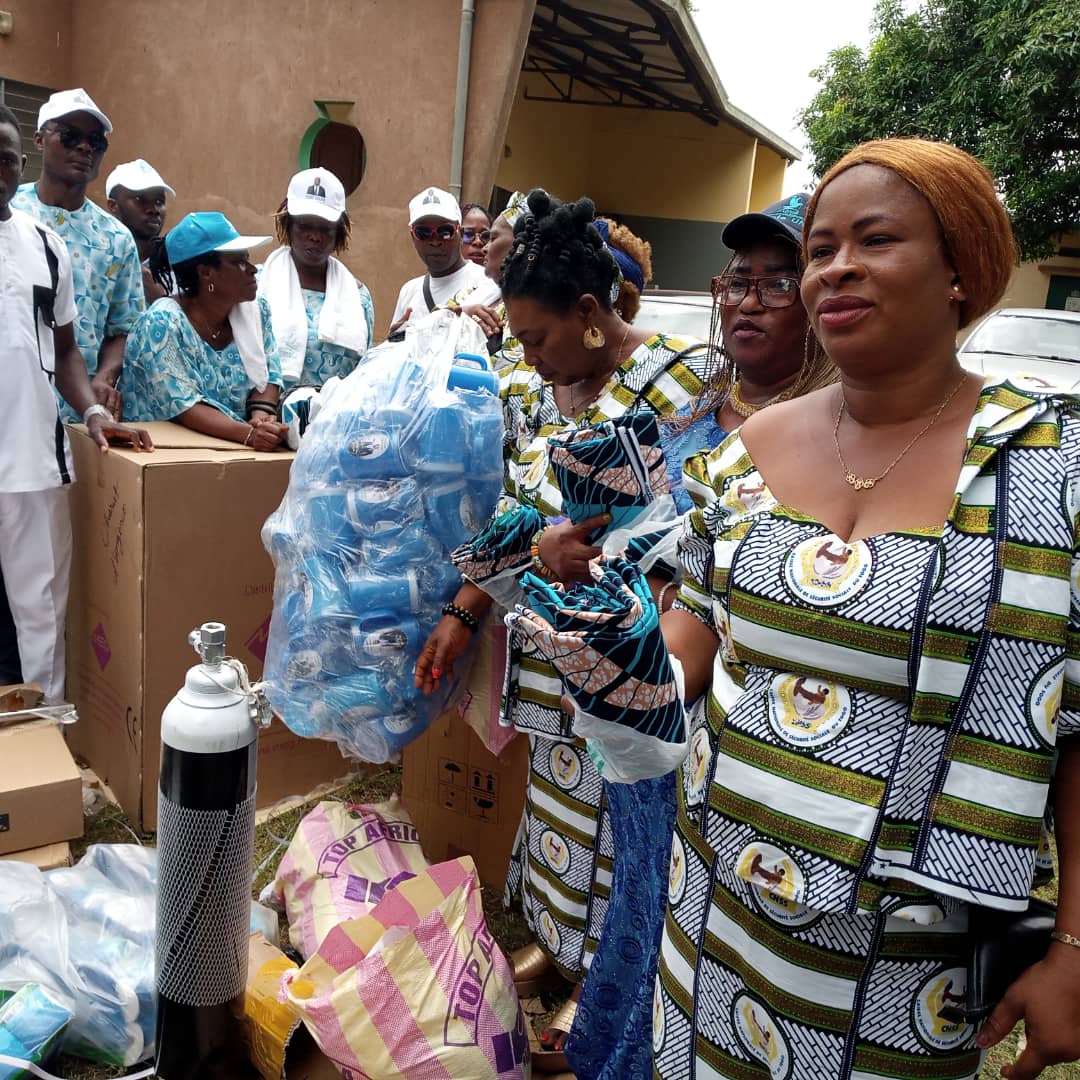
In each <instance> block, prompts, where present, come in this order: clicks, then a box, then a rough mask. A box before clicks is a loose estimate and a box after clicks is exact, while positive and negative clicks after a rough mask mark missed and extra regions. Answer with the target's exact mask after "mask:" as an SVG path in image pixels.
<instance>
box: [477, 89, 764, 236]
mask: <svg viewBox="0 0 1080 1080" xmlns="http://www.w3.org/2000/svg"><path fill="white" fill-rule="evenodd" d="M542 86H546V84H544V83H543V80H541V79H540V78H539V76H537V75H532V74H528V73H522V75H521V78H520V81H519V84H518V88H517V95H516V97H515V100H514V108H513V111H512V112H511V114H510V124H509V127H508V128H507V131H506V138H505V144H506V145H505V147H504V151H503V155H504V156H503V160H502V162H501V164H500V166H499V170H498V174H497V179H496V183H497V184H498V185H499V186H500V187H503V188H506V189H507V190H510V191H514V190H523V191H527V190H528V189H529V188H532V187H544V188H547V189H548V190H549V191H551V192H552V193H553V194H556V195H558V196H560V197H561V198H566V199H572V198H577V197H578V196H580V195H589V196H591V197H592V199H593V200H594V201H595V202H596V203H597V205H598V206H601V207H603V208H605V209H608V210H611V211H613V212H617V213H619V214H624V215H636V216H647V217H659V218H672V219H677V220H684V221H727V220H729V219H730V218H732V217H734V216H735V215H736V214H741V213H743V212H744V211H745V210H746V209H747V203H748V200H749V199H750V198H751V193H752V191H753V190H754V189H758V190H759V194H760V195H761V197H763V198H765V202H763V203H762V205H767V203H768V202H771V201H774V200H775V199H778V198H779V197H780V186H781V184H782V182H783V169H784V164H785V163H784V162H783V159H781V158H779V157H778V156H777V155H775V154H773V152H772V151H770V150H767V149H766V148H764V147H762V148H761V151H760V152H756V148H757V142H756V140H755V139H754V138H753V136H751V135H747V134H746V133H745V132H743V131H740V130H739V129H738V128H735V127H732V126H731V125H729V124H723V123H721V124H720V125H718V126H716V127H713V126H711V125H709V124H706V123H705V122H704V121H702V120H698V119H697V118H696V117H693V116H690V115H689V114H687V113H673V112H656V111H647V110H643V109H623V108H611V107H606V106H601V105H566V104H562V103H558V102H546V101H533V100H529V99H528V98H526V96H525V90H526V88H529V89H531V90H532V92H534V93H542V92H543V89H542ZM770 155H771V157H772V158H773V159H775V160H774V162H769V161H768V160H767V159H768V157H769V156H770ZM759 159H760V161H761V163H762V164H761V170H760V173H759V172H758V169H757V168H756V162H757V161H758V160H759ZM773 190H775V194H771V192H772V191H773ZM766 195H771V198H767V197H766Z"/></svg>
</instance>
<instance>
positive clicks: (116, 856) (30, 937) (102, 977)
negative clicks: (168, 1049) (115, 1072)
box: [0, 844, 157, 1065]
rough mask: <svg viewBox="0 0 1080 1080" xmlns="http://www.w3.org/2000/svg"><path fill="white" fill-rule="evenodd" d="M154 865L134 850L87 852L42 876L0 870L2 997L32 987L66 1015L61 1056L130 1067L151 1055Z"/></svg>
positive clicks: (107, 847)
mask: <svg viewBox="0 0 1080 1080" xmlns="http://www.w3.org/2000/svg"><path fill="white" fill-rule="evenodd" d="M156 886H157V860H156V853H155V852H154V850H153V849H152V848H142V847H139V846H138V845H136V844H99V845H94V846H91V847H90V848H89V849H88V850H87V853H86V855H85V856H84V857H83V859H82V860H81V861H80V862H79V864H78V865H77V866H73V867H64V868H62V869H59V870H52V871H49V872H48V873H47V874H42V873H41V871H39V870H38V869H37V868H36V867H33V866H29V865H27V864H23V863H16V862H10V863H9V862H4V863H0V898H2V899H3V904H2V905H0V992H3V991H15V990H19V989H21V988H22V987H23V986H26V985H28V984H31V983H36V984H38V985H39V986H40V987H41V988H42V989H44V990H46V991H48V993H49V994H50V996H51V997H53V998H54V999H55V1000H56V1001H58V1002H60V1003H62V1004H63V1005H64V1006H65V1007H68V1008H70V1010H71V1011H72V1012H73V1014H74V1015H73V1017H72V1019H71V1022H70V1023H69V1024H68V1027H67V1030H66V1031H65V1032H64V1035H63V1047H64V1049H65V1051H67V1052H68V1053H72V1054H75V1055H77V1056H79V1057H84V1058H87V1059H89V1060H91V1061H98V1062H102V1063H105V1064H111V1065H133V1064H134V1063H135V1062H137V1061H141V1060H143V1059H144V1058H147V1057H150V1056H151V1055H152V1054H153V1052H154V1023H155V1018H154V915H155V908H154V903H155V889H156Z"/></svg>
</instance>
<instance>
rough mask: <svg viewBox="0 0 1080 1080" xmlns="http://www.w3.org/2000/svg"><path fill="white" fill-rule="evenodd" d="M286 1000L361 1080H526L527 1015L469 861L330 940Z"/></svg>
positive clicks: (398, 895)
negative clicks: (462, 1079)
mask: <svg viewBox="0 0 1080 1080" xmlns="http://www.w3.org/2000/svg"><path fill="white" fill-rule="evenodd" d="M282 983H283V987H282V989H283V993H284V994H285V996H286V997H287V999H288V1001H289V1002H290V1003H291V1004H292V1005H293V1007H294V1008H296V1010H297V1011H298V1012H299V1013H300V1015H301V1017H302V1018H303V1021H304V1023H305V1025H306V1026H307V1028H308V1030H309V1031H310V1032H311V1034H312V1036H313V1037H314V1039H315V1041H316V1042H317V1043H318V1044H319V1048H320V1049H321V1050H322V1052H323V1053H324V1054H325V1055H326V1056H327V1057H328V1058H329V1059H330V1060H331V1061H332V1062H333V1063H334V1064H335V1065H336V1066H337V1067H338V1068H339V1069H341V1071H342V1073H343V1075H345V1076H350V1077H355V1078H357V1080H361V1078H363V1080H416V1078H418V1077H428V1076H430V1077H455V1078H456V1077H468V1078H469V1080H487V1078H491V1080H519V1078H520V1080H525V1078H528V1077H530V1076H531V1067H530V1063H529V1043H528V1038H527V1036H526V1034H525V1020H524V1017H523V1016H522V1013H521V1007H520V1005H519V1003H518V998H517V992H516V991H515V989H514V977H513V972H512V970H511V967H510V964H509V961H507V959H506V957H505V956H503V954H502V953H501V952H500V951H499V948H498V946H497V945H496V944H495V941H494V939H493V938H492V936H491V933H490V931H489V930H488V928H487V924H486V923H485V922H484V912H483V907H482V905H481V900H480V882H479V880H478V879H477V876H476V867H475V866H474V865H473V861H472V859H469V858H461V859H455V860H453V861H451V862H444V863H438V864H436V865H435V866H432V867H429V868H428V869H427V870H425V871H423V872H422V873H420V874H418V875H417V876H416V877H414V878H411V879H410V880H408V881H405V882H403V883H402V884H401V885H398V886H397V887H396V888H394V889H391V890H390V891H389V892H388V893H387V894H386V896H384V897H383V899H382V900H381V901H380V902H379V904H378V905H376V907H375V908H374V909H373V910H372V911H371V912H370V914H368V915H367V916H365V917H364V918H361V919H352V920H350V921H349V922H346V923H342V924H341V925H340V926H337V927H335V928H334V929H333V930H331V931H330V933H329V934H327V936H326V938H325V940H324V941H323V943H322V945H320V946H319V950H318V952H317V953H316V954H315V955H314V956H312V957H311V958H310V959H308V961H307V962H306V963H305V964H304V965H303V967H301V968H300V970H299V971H297V972H287V973H286V974H285V976H284V977H283V980H282Z"/></svg>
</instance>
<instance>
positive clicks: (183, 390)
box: [123, 296, 281, 423]
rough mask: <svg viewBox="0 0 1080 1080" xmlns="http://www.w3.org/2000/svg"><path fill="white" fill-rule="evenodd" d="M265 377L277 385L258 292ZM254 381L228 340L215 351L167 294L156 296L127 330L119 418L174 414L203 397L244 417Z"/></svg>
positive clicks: (146, 419) (274, 348)
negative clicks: (121, 406)
mask: <svg viewBox="0 0 1080 1080" xmlns="http://www.w3.org/2000/svg"><path fill="white" fill-rule="evenodd" d="M259 310H260V311H261V313H262V325H263V347H264V348H265V350H266V365H267V369H268V370H269V373H270V383H271V384H272V385H274V386H279V387H280V386H281V365H280V363H279V362H278V355H277V345H276V344H275V342H274V332H273V330H272V329H271V328H270V308H269V307H268V306H267V303H266V301H265V300H264V299H262V297H260V298H259ZM252 389H253V387H252V384H251V381H250V380H249V379H248V376H247V372H246V371H245V370H244V363H243V361H242V360H241V359H240V351H239V349H237V347H236V343H235V342H233V343H231V344H229V345H227V346H226V347H225V348H224V349H222V350H220V351H218V350H217V349H214V348H212V347H211V346H210V345H209V344H207V342H205V341H204V340H203V339H202V338H201V337H200V336H199V334H198V332H197V331H196V330H195V327H194V326H192V325H191V323H190V322H189V321H188V317H187V316H186V315H185V314H184V311H183V309H182V308H181V307H180V305H179V303H177V301H175V300H173V299H172V298H171V297H168V296H167V297H164V298H163V299H161V300H157V301H155V302H154V303H153V304H152V305H151V306H150V310H149V311H147V312H146V314H144V315H143V317H142V318H141V319H140V320H139V322H138V324H137V325H136V327H135V330H134V332H133V333H132V334H130V335H129V336H128V340H127V348H126V350H125V352H124V380H123V391H124V419H125V420H133V421H139V422H141V423H148V422H150V421H153V420H175V419H176V418H177V417H178V416H180V415H181V413H184V412H187V410H188V409H190V408H191V407H192V406H193V405H198V404H199V403H200V402H202V403H203V404H205V405H211V406H213V407H214V408H215V409H217V410H218V411H219V412H223V413H224V414H225V415H226V416H228V417H229V418H230V419H232V420H239V421H240V422H243V421H244V411H245V406H246V403H247V398H248V395H249V394H250V393H251V391H252Z"/></svg>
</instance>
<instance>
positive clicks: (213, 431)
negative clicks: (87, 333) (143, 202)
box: [124, 212, 285, 450]
mask: <svg viewBox="0 0 1080 1080" xmlns="http://www.w3.org/2000/svg"><path fill="white" fill-rule="evenodd" d="M269 240H270V237H269V236H241V235H240V234H239V233H238V232H237V231H236V229H235V228H234V227H233V225H232V223H231V222H229V220H228V219H227V218H226V217H225V216H224V215H223V214H219V213H214V212H207V213H194V214H188V215H187V216H186V217H185V218H184V219H183V220H182V221H180V222H179V223H178V224H177V225H176V226H175V227H174V228H172V229H171V230H170V231H169V234H168V235H167V236H166V237H165V242H164V243H163V244H159V245H158V247H157V248H156V249H155V251H154V253H153V254H152V255H151V256H150V269H151V271H152V273H153V274H154V280H155V281H157V282H158V283H159V284H160V285H161V286H162V288H163V289H165V292H166V294H167V295H165V296H164V297H162V298H161V299H160V300H156V301H155V302H154V303H153V304H151V305H150V307H149V308H148V309H147V310H146V311H145V312H144V313H143V315H142V316H140V318H139V321H138V323H136V325H135V329H134V331H133V332H132V333H131V334H129V335H128V339H127V345H126V347H125V349H124V415H125V416H126V417H128V418H129V419H132V420H136V421H152V420H174V421H176V422H177V423H179V424H183V425H184V426H185V427H189V428H192V429H193V430H195V431H200V432H202V433H203V434H204V435H212V436H214V437H215V438H218V439H227V440H229V441H230V442H237V443H241V444H242V445H244V446H250V447H252V448H254V449H256V450H275V449H277V447H278V446H279V445H280V444H281V442H282V441H283V440H284V438H285V425H284V424H280V423H278V422H277V403H278V396H279V394H280V393H281V370H280V366H279V364H278V355H277V345H276V343H275V341H274V333H273V330H272V329H271V326H270V310H269V308H268V307H267V306H266V301H265V300H261V299H259V300H256V297H255V289H256V284H255V265H254V263H252V262H251V259H250V257H249V254H248V249H249V248H252V247H257V246H258V245H260V244H265V243H268V242H269ZM174 285H175V287H176V288H177V289H178V290H179V296H178V297H176V298H175V299H174V298H173V297H172V296H171V295H168V294H171V293H172V291H173V288H174Z"/></svg>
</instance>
